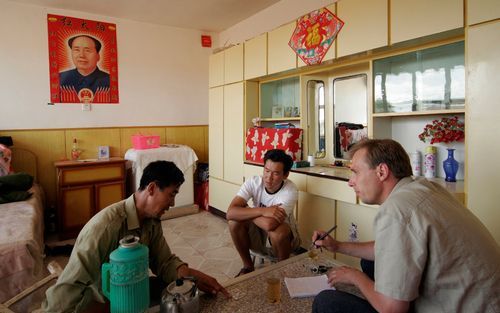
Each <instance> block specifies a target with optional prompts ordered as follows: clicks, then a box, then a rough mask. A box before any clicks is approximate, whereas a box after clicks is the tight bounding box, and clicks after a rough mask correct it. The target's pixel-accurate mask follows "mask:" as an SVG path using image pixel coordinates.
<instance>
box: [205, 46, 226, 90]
mask: <svg viewBox="0 0 500 313" xmlns="http://www.w3.org/2000/svg"><path fill="white" fill-rule="evenodd" d="M222 85H224V51H221V52H218V53H216V54H212V55H211V56H210V57H209V58H208V87H215V86H222Z"/></svg>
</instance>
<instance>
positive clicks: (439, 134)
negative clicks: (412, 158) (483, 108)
mask: <svg viewBox="0 0 500 313" xmlns="http://www.w3.org/2000/svg"><path fill="white" fill-rule="evenodd" d="M418 138H419V139H420V140H422V141H423V142H425V141H426V139H428V138H430V140H431V144H433V143H439V142H443V143H450V142H454V141H463V140H464V138H465V124H464V122H462V121H460V120H459V119H458V117H457V116H454V117H451V118H448V117H443V118H441V119H440V120H433V121H432V124H427V125H425V127H424V131H423V132H422V133H421V134H419V135H418Z"/></svg>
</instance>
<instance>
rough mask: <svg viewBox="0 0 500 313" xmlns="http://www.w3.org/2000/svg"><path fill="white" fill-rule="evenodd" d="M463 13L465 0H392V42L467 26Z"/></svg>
mask: <svg viewBox="0 0 500 313" xmlns="http://www.w3.org/2000/svg"><path fill="white" fill-rule="evenodd" d="M463 12H464V2H463V0H440V1H435V0H421V1H413V0H391V13H390V19H391V22H390V25H391V30H390V31H391V33H390V38H391V44H394V43H398V42H402V41H405V40H410V39H415V38H419V37H423V36H428V35H433V34H437V33H441V32H444V31H447V30H452V29H455V28H460V27H463V26H464V13H463ZM370 33H371V32H370Z"/></svg>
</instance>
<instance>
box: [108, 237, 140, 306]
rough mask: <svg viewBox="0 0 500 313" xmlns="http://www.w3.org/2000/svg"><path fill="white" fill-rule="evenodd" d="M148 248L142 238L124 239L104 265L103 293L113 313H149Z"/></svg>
mask: <svg viewBox="0 0 500 313" xmlns="http://www.w3.org/2000/svg"><path fill="white" fill-rule="evenodd" d="M148 250H149V249H148V247H146V246H145V245H142V244H140V243H139V237H134V236H132V235H129V236H125V237H123V239H121V240H120V246H119V247H118V248H117V249H116V250H114V251H113V252H111V254H110V256H109V263H104V264H103V265H102V272H101V277H102V292H103V293H104V295H105V296H106V297H107V298H108V299H109V301H110V304H111V313H138V312H146V311H147V309H148V307H149V275H148V269H149V265H148V254H149V252H148Z"/></svg>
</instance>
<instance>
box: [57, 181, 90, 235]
mask: <svg viewBox="0 0 500 313" xmlns="http://www.w3.org/2000/svg"><path fill="white" fill-rule="evenodd" d="M94 199H95V195H94V186H93V185H82V186H77V187H67V188H61V198H60V203H59V207H60V210H59V212H58V214H59V226H60V228H62V229H60V230H59V231H60V232H61V234H62V236H64V237H65V238H70V237H72V236H76V235H77V234H78V232H79V231H80V230H81V229H82V227H83V226H84V225H85V223H87V221H88V220H89V219H90V218H91V217H92V216H93V215H94V212H95V201H94Z"/></svg>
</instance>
